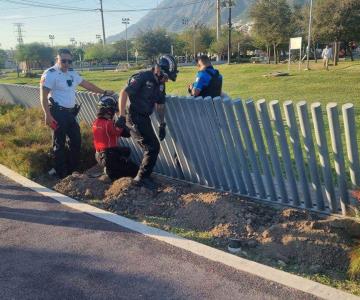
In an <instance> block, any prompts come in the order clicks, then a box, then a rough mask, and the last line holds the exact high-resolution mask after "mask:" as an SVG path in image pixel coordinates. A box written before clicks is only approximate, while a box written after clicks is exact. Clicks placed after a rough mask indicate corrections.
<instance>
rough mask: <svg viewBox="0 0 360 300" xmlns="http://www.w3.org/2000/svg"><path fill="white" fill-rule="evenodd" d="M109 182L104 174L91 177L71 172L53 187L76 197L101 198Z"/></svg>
mask: <svg viewBox="0 0 360 300" xmlns="http://www.w3.org/2000/svg"><path fill="white" fill-rule="evenodd" d="M110 184H111V181H110V179H109V178H108V177H107V176H106V175H103V176H99V177H96V178H91V177H89V176H88V175H86V174H73V175H70V176H68V177H66V178H64V179H63V180H61V181H60V182H58V183H57V184H56V185H55V186H54V189H55V190H56V191H58V192H59V193H62V194H66V195H68V196H70V197H73V198H76V199H103V198H104V195H105V191H106V190H107V189H108V188H109V186H110Z"/></svg>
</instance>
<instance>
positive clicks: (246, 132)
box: [233, 99, 267, 199]
mask: <svg viewBox="0 0 360 300" xmlns="http://www.w3.org/2000/svg"><path fill="white" fill-rule="evenodd" d="M233 103H234V108H235V113H236V117H237V120H238V122H239V125H240V126H239V128H240V129H241V132H242V134H243V138H244V141H245V144H246V152H247V154H248V156H249V158H250V162H251V168H252V171H253V173H254V178H255V182H256V188H257V192H258V194H259V197H260V198H261V199H267V195H266V191H265V187H264V182H263V179H262V175H261V172H260V168H259V163H258V160H257V157H256V152H255V148H254V143H253V140H252V138H251V133H250V129H249V125H248V122H247V118H246V114H245V109H244V105H243V103H242V101H241V99H237V100H235V101H234V102H233Z"/></svg>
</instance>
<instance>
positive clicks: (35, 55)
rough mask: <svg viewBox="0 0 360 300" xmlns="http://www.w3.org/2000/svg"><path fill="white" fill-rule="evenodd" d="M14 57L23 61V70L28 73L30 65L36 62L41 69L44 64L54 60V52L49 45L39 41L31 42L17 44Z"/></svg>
mask: <svg viewBox="0 0 360 300" xmlns="http://www.w3.org/2000/svg"><path fill="white" fill-rule="evenodd" d="M15 58H16V60H17V61H19V62H24V63H25V71H26V74H27V75H29V74H30V73H31V67H32V65H34V64H38V65H39V66H40V68H41V69H43V66H44V65H49V64H50V63H51V62H52V61H53V60H54V53H53V49H52V48H51V47H48V46H45V45H44V44H40V43H31V44H24V45H19V46H18V47H17V49H16V54H15Z"/></svg>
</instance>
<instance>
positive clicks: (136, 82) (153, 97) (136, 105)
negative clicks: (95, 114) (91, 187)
mask: <svg viewBox="0 0 360 300" xmlns="http://www.w3.org/2000/svg"><path fill="white" fill-rule="evenodd" d="M177 73H178V71H177V65H176V61H175V59H174V58H173V57H172V56H171V55H163V56H161V57H160V59H159V62H158V63H157V64H155V65H154V66H153V68H152V69H150V70H148V71H144V72H140V73H138V74H135V75H133V76H132V77H130V79H129V81H128V84H127V86H126V87H125V88H124V89H123V90H121V91H120V101H119V118H118V120H117V121H116V126H118V127H120V128H124V127H125V126H126V118H125V108H126V102H127V98H129V99H130V106H129V110H128V114H127V125H128V126H129V128H130V134H131V136H132V138H133V139H134V140H135V141H137V143H138V144H139V145H140V147H141V148H142V149H143V151H144V157H143V160H142V163H141V165H140V168H139V172H138V174H137V176H136V177H135V178H134V180H135V182H136V183H137V184H138V185H143V186H145V187H146V188H150V189H155V188H156V184H155V183H154V182H153V181H152V179H151V178H150V174H151V173H152V171H153V168H154V166H155V164H156V160H157V157H158V154H159V151H160V143H159V140H158V138H157V136H156V134H155V132H154V130H153V127H152V125H151V120H150V115H151V114H152V113H153V110H154V107H155V108H156V110H157V112H158V116H159V122H160V126H159V134H158V135H159V139H160V141H162V140H163V139H164V138H165V135H166V123H165V121H164V116H165V95H166V94H165V82H166V81H167V80H168V79H170V80H172V81H175V80H176V76H177Z"/></svg>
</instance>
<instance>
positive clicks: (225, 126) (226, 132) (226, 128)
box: [213, 97, 248, 195]
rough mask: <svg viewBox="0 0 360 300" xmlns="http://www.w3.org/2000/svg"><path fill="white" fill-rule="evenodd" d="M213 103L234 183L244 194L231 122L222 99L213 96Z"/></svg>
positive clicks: (244, 188)
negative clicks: (231, 132)
mask: <svg viewBox="0 0 360 300" xmlns="http://www.w3.org/2000/svg"><path fill="white" fill-rule="evenodd" d="M213 101H214V105H215V108H216V112H217V116H218V118H219V120H220V121H221V123H220V124H219V125H220V126H221V131H222V136H223V139H224V144H225V145H226V147H225V150H226V152H227V155H228V158H229V162H230V165H231V169H230V170H229V171H230V172H231V171H232V172H233V176H234V178H235V183H236V186H237V189H238V191H239V193H240V194H242V195H246V194H247V193H248V192H247V189H246V187H245V183H244V179H243V175H242V172H241V164H238V163H237V160H236V158H235V157H236V155H237V153H236V150H235V147H234V141H233V140H232V137H231V134H230V127H231V126H232V124H229V120H227V119H226V115H225V111H224V107H223V106H222V100H221V98H220V97H217V98H214V100H213Z"/></svg>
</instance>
